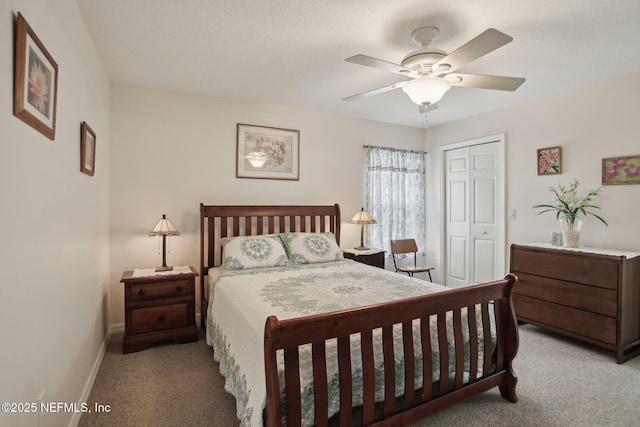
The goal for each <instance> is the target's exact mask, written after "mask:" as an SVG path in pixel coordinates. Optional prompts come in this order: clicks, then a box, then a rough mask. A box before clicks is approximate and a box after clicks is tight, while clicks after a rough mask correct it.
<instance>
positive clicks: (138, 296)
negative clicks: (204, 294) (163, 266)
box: [129, 280, 193, 301]
mask: <svg viewBox="0 0 640 427" xmlns="http://www.w3.org/2000/svg"><path fill="white" fill-rule="evenodd" d="M190 286H193V281H190V280H172V281H168V282H163V283H140V284H136V285H132V286H131V287H129V289H130V292H131V296H130V300H131V301H146V300H150V299H154V298H172V297H179V296H182V295H186V294H193V292H192V291H191V289H190Z"/></svg>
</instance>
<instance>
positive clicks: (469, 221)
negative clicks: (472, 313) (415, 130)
mask: <svg viewBox="0 0 640 427" xmlns="http://www.w3.org/2000/svg"><path fill="white" fill-rule="evenodd" d="M445 168H446V169H445V177H446V179H445V183H446V196H445V199H446V200H445V208H446V223H445V227H446V239H445V246H446V248H445V250H446V252H445V254H446V262H445V266H446V284H447V286H451V287H460V286H467V285H470V284H473V283H479V282H486V281H490V280H495V279H498V278H501V277H502V276H503V275H504V272H503V269H504V262H503V258H504V255H503V254H504V250H503V247H504V236H503V233H502V232H501V230H502V229H503V228H504V215H502V212H503V210H504V208H503V204H504V201H503V192H502V188H503V182H502V179H503V178H502V177H503V175H504V173H503V166H502V165H501V162H500V149H499V146H498V143H497V142H488V143H483V144H476V145H470V146H465V147H461V148H456V149H452V150H447V151H445Z"/></svg>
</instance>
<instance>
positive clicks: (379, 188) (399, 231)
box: [366, 146, 426, 252]
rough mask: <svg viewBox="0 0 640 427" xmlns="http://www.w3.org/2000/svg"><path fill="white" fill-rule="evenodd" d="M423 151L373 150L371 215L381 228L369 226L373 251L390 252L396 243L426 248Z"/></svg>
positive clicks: (369, 166) (369, 196) (369, 189)
mask: <svg viewBox="0 0 640 427" xmlns="http://www.w3.org/2000/svg"><path fill="white" fill-rule="evenodd" d="M424 154H425V153H424V152H423V151H411V150H401V149H397V148H389V147H376V146H369V147H368V149H367V199H366V203H367V208H366V209H367V211H369V213H371V215H372V216H373V217H374V218H375V219H376V221H377V224H375V225H369V226H367V227H366V228H367V233H368V240H367V241H368V243H369V246H371V247H376V248H382V249H384V250H386V251H387V252H390V250H391V248H390V243H389V242H390V240H392V239H409V238H414V239H416V243H417V244H418V249H419V250H420V251H424V249H425V245H426V230H425V228H426V224H425V222H426V206H425V160H424Z"/></svg>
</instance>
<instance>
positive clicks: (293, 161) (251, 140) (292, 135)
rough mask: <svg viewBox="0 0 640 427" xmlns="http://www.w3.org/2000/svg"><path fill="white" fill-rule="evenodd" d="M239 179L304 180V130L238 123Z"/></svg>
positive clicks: (237, 174)
mask: <svg viewBox="0 0 640 427" xmlns="http://www.w3.org/2000/svg"><path fill="white" fill-rule="evenodd" d="M237 135H238V141H237V146H236V157H237V158H236V177H237V178H260V179H288V180H294V181H298V180H299V179H300V167H299V164H300V131H298V130H292V129H281V128H272V127H266V126H253V125H245V124H241V123H238V127H237Z"/></svg>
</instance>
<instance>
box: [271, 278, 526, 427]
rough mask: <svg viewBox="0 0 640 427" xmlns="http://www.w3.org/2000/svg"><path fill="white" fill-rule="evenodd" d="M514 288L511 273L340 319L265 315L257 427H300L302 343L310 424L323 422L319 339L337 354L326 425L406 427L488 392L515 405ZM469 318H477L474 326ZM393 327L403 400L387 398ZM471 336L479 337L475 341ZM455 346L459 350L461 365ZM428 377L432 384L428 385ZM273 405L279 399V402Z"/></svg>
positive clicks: (392, 375) (323, 364)
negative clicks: (308, 367)
mask: <svg viewBox="0 0 640 427" xmlns="http://www.w3.org/2000/svg"><path fill="white" fill-rule="evenodd" d="M516 280H517V278H516V277H515V276H514V275H508V276H506V277H505V278H504V279H503V280H498V281H495V282H489V283H484V284H478V285H474V286H470V287H467V288H462V289H452V290H448V291H443V292H439V293H436V294H429V295H424V296H420V297H415V298H409V299H404V300H399V301H394V302H390V303H384V304H378V305H373V306H368V307H362V308H356V309H351V310H345V311H340V312H334V313H327V314H319V315H312V316H306V317H301V318H296V319H288V320H278V319H277V318H276V317H275V316H271V317H269V318H268V319H267V321H266V325H265V335H264V361H265V374H266V386H267V403H266V407H265V421H266V425H268V426H280V425H282V422H283V416H286V424H287V425H288V426H296V425H300V423H301V419H302V415H301V414H302V408H301V407H302V403H301V402H302V399H301V386H300V385H301V378H300V367H299V354H300V349H301V347H302V346H308V345H311V363H312V366H313V369H312V370H313V411H314V418H313V420H314V424H315V425H318V426H323V425H327V424H328V423H329V419H330V417H331V415H330V414H329V413H328V399H329V388H330V384H329V381H328V378H327V357H326V354H327V342H328V341H327V340H331V341H332V342H337V344H334V345H335V347H336V348H337V361H338V373H337V375H338V382H339V404H340V405H339V412H338V413H337V414H336V415H335V417H334V420H335V418H336V417H337V421H338V422H339V424H340V425H341V426H347V425H352V424H354V422H355V423H356V424H362V425H388V426H398V425H406V424H409V423H411V422H414V421H416V420H418V419H421V418H424V417H426V416H428V415H430V414H433V413H435V412H437V411H439V410H441V409H444V408H447V407H449V406H451V405H453V404H455V403H457V402H460V401H463V400H465V399H468V398H470V397H473V396H475V395H477V394H479V393H481V392H483V391H485V390H488V389H491V388H493V387H496V386H498V387H499V389H500V393H501V395H502V396H503V397H504V398H505V399H507V400H509V401H511V402H515V401H516V400H517V396H516V391H515V388H516V382H517V378H516V376H515V374H514V372H513V370H512V361H513V359H514V357H515V356H516V353H517V351H518V327H517V322H516V317H515V312H514V310H513V304H512V301H511V292H512V289H513V285H514V283H515V282H516ZM465 314H467V315H465ZM447 318H448V319H449V320H447ZM463 319H464V320H463ZM476 319H481V320H480V322H478V321H477V320H476ZM418 322H419V323H418ZM492 322H495V340H493V339H492V336H491V330H492V327H491V324H492ZM416 324H419V326H418V327H419V337H420V339H419V341H417V340H415V339H414V335H415V333H416V330H415V328H416ZM432 324H435V325H436V333H435V334H434V333H433V332H432V330H431V329H432V328H431V327H430V325H432ZM394 328H395V329H394ZM398 328H401V331H402V333H401V337H402V348H403V350H402V353H403V354H402V360H403V366H404V368H403V369H404V393H403V395H402V396H400V397H398V396H397V393H396V383H395V381H396V370H397V365H396V362H397V349H396V350H395V352H396V355H395V356H394V342H393V341H394V336H393V335H394V330H397V329H398ZM374 331H376V332H374ZM380 331H381V332H380ZM465 331H467V332H468V336H469V341H468V343H467V344H464V343H463V333H464V332H465ZM478 331H479V332H480V337H481V338H482V339H477V338H478ZM375 333H381V340H382V354H383V360H384V362H383V368H382V369H383V372H384V400H383V401H382V402H376V398H375V394H376V390H375V388H376V384H375V382H376V373H375V366H374V365H375V361H374V359H375V358H374V344H373V341H374V339H372V337H373V336H374V334H375ZM351 334H360V335H359V343H360V348H361V352H360V355H359V357H360V360H359V362H360V363H361V369H362V376H361V379H359V380H358V381H360V384H359V386H361V387H362V401H361V405H357V406H358V408H357V412H358V416H357V417H356V416H354V414H355V410H356V408H354V405H353V403H352V402H353V399H352V394H353V390H354V387H355V386H354V379H353V376H352V363H353V361H352V351H351ZM432 335H434V336H433V337H432ZM436 335H437V338H436V337H435V336H436ZM447 335H449V336H450V337H451V336H453V341H454V343H453V354H450V351H451V350H450V346H451V345H452V343H451V338H449V339H448V338H447ZM414 341H415V342H414ZM434 342H435V343H437V344H435V345H436V347H437V351H438V354H437V355H436V354H434V353H433V351H432V347H433V345H434V344H433V343H434ZM494 344H495V345H494ZM396 345H397V344H396ZM416 346H417V347H420V346H421V354H422V361H421V363H418V361H417V360H416V357H415V354H414V350H415V348H416ZM465 346H468V348H467V349H466V352H467V354H468V356H467V360H466V361H465V348H464V347H465ZM479 347H480V348H479ZM281 350H283V351H282V353H284V366H285V369H284V384H283V386H284V389H285V391H284V394H283V396H284V399H283V398H282V397H281V384H280V381H279V374H278V357H279V356H278V353H279V352H280V351H281ZM450 359H451V360H455V362H451V363H455V369H454V370H453V372H451V369H450ZM434 360H435V361H436V365H435V368H434V366H433V361H434ZM438 361H439V362H438ZM416 371H420V372H416ZM438 371H439V373H438ZM434 373H435V374H436V375H435V377H436V378H437V380H436V381H432V379H433V378H434ZM416 376H417V377H418V378H421V379H422V381H421V383H422V386H421V387H416V382H415V378H416ZM283 400H285V401H286V402H285V403H284V404H283Z"/></svg>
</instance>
